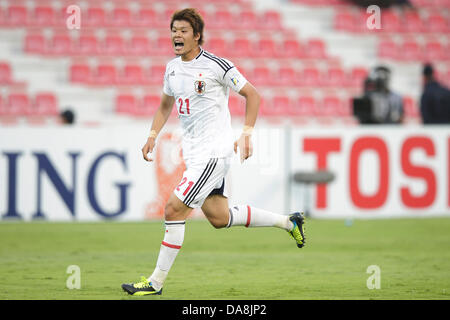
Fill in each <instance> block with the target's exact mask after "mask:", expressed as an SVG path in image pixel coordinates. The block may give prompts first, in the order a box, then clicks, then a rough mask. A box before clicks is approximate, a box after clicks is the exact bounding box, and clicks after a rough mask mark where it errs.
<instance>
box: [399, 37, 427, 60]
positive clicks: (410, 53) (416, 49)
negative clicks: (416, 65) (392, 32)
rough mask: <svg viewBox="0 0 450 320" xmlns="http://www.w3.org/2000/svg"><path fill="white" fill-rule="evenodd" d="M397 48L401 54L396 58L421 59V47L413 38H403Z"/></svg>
mask: <svg viewBox="0 0 450 320" xmlns="http://www.w3.org/2000/svg"><path fill="white" fill-rule="evenodd" d="M399 50H400V52H401V54H400V55H399V57H398V59H400V60H402V61H406V62H408V61H421V60H422V59H423V54H422V48H421V47H420V45H419V44H418V43H417V42H416V41H415V40H414V39H407V40H405V41H404V42H403V43H402V44H401V45H400V48H399Z"/></svg>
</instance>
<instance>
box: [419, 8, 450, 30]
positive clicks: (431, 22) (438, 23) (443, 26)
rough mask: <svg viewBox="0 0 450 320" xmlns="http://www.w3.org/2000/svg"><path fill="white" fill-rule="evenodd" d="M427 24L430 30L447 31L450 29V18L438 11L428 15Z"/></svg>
mask: <svg viewBox="0 0 450 320" xmlns="http://www.w3.org/2000/svg"><path fill="white" fill-rule="evenodd" d="M425 25H426V26H427V31H428V32H440V33H446V32H449V31H450V29H449V22H448V19H446V18H445V17H444V16H442V15H441V14H439V13H437V12H436V13H433V14H431V15H430V16H429V17H428V19H427V20H426V23H425Z"/></svg>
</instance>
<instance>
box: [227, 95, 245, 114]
mask: <svg viewBox="0 0 450 320" xmlns="http://www.w3.org/2000/svg"><path fill="white" fill-rule="evenodd" d="M228 109H229V110H230V114H231V115H232V116H244V115H245V100H244V99H242V98H241V97H238V96H236V95H230V98H229V99H228Z"/></svg>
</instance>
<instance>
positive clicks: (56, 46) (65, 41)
mask: <svg viewBox="0 0 450 320" xmlns="http://www.w3.org/2000/svg"><path fill="white" fill-rule="evenodd" d="M48 53H50V54H54V55H69V54H72V53H73V47H72V39H71V37H70V36H69V35H68V34H65V33H63V34H54V35H53V38H52V40H51V44H50V45H49V48H48Z"/></svg>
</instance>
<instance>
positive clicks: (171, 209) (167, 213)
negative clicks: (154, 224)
mask: <svg viewBox="0 0 450 320" xmlns="http://www.w3.org/2000/svg"><path fill="white" fill-rule="evenodd" d="M180 214H181V211H180V210H179V209H178V208H177V207H176V206H175V205H174V204H173V203H172V202H171V201H168V202H167V203H166V207H165V208H164V219H165V220H169V221H170V220H177V219H178V217H179V216H180Z"/></svg>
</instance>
